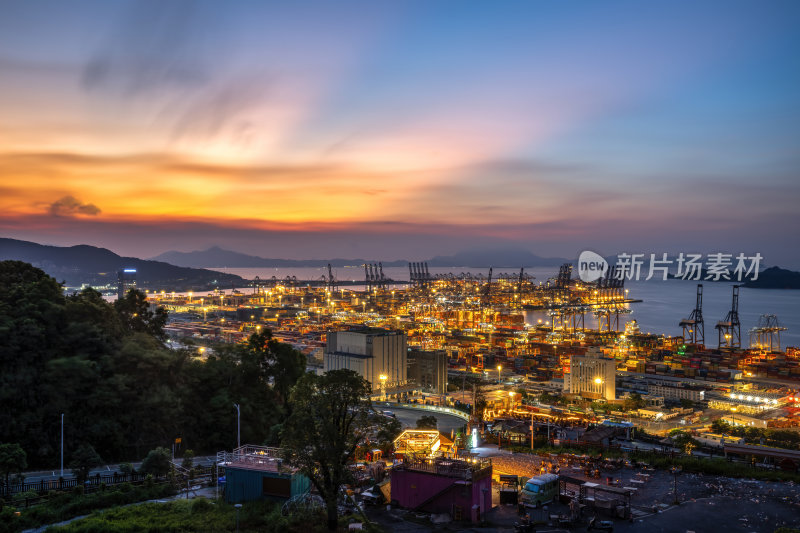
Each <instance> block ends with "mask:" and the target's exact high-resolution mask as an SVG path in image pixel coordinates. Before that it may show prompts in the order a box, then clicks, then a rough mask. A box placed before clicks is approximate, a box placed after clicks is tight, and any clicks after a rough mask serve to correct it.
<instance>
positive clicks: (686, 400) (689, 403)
mask: <svg viewBox="0 0 800 533" xmlns="http://www.w3.org/2000/svg"><path fill="white" fill-rule="evenodd" d="M680 401H681V407H683V408H684V409H689V408H691V407H694V402H693V401H692V400H690V399H689V398H681V400H680Z"/></svg>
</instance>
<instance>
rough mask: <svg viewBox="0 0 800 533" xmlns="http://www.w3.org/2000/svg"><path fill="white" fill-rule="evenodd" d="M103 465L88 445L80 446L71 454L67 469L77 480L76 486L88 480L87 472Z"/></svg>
mask: <svg viewBox="0 0 800 533" xmlns="http://www.w3.org/2000/svg"><path fill="white" fill-rule="evenodd" d="M101 464H103V460H102V459H101V458H100V456H99V455H97V452H96V451H95V450H94V448H93V447H92V446H91V445H90V444H81V445H80V446H78V448H77V449H76V450H75V453H73V454H72V460H71V461H70V463H69V468H70V470H72V475H73V476H75V477H76V478H77V479H78V484H80V485H82V484H83V483H84V482H85V481H86V480H87V479H88V478H89V471H90V470H91V469H92V468H94V467H96V466H100V465H101Z"/></svg>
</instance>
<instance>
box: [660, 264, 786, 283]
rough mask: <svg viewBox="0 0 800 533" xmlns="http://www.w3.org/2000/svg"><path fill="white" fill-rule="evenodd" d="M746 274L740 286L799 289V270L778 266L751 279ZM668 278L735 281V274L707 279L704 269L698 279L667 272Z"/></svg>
mask: <svg viewBox="0 0 800 533" xmlns="http://www.w3.org/2000/svg"><path fill="white" fill-rule="evenodd" d="M751 276H752V274H751V275H748V276H746V277H745V276H742V278H743V279H742V281H741V283H739V284H740V285H741V286H742V287H747V288H750V289H800V272H795V271H793V270H786V269H785V268H779V267H776V266H774V267H769V268H765V269H764V270H762V271H761V272H759V274H758V279H756V280H751V279H750V277H751ZM667 277H669V278H670V279H680V280H684V281H693V282H695V283H716V282H721V283H731V282H734V283H736V278H735V276H731V279H724V278H720V279H713V276H712V277H711V279H708V278H709V276H708V271H707V270H706V269H704V268H703V269H701V270H700V276H699V279H685V278H681V277H678V276H675V275H674V274H668V276H667ZM696 277H697V276H696V275H692V278H696Z"/></svg>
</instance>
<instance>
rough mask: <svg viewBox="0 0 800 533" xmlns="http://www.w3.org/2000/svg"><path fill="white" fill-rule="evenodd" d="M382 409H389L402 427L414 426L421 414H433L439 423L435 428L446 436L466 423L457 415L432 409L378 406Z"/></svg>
mask: <svg viewBox="0 0 800 533" xmlns="http://www.w3.org/2000/svg"><path fill="white" fill-rule="evenodd" d="M379 408H380V409H383V410H384V411H391V412H393V413H394V415H395V416H396V417H397V420H399V421H400V423H401V424H402V425H403V428H412V429H414V428H416V427H417V420H419V419H420V418H421V417H423V416H426V415H427V416H435V417H436V421H437V422H438V423H439V425H438V427H437V429H438V430H439V431H440V432H442V433H444V434H445V435H447V436H450V432H451V431H458V430H459V429H461V428H462V427H463V426H465V425H466V424H467V423H466V422H465V421H464V420H462V419H461V418H458V417H457V416H452V415H446V414H442V413H436V412H434V411H423V410H420V409H409V408H406V407H379Z"/></svg>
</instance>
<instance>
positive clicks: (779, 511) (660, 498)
mask: <svg viewBox="0 0 800 533" xmlns="http://www.w3.org/2000/svg"><path fill="white" fill-rule="evenodd" d="M476 451H479V452H480V453H481V455H483V456H491V457H493V462H494V465H495V469H496V470H501V471H504V472H514V473H520V474H523V475H525V472H526V471H527V472H530V473H535V471H537V470H538V469H539V466H540V464H541V463H540V462H541V460H540V459H539V458H538V457H536V456H530V455H528V454H511V453H509V452H507V451H504V450H497V448H496V447H491V446H488V447H485V448H481V449H479V450H476ZM561 473H562V474H566V475H569V476H572V477H577V478H581V479H585V476H584V475H583V471H582V469H580V468H576V469H571V468H562V472H561ZM641 473H645V474H648V476H649V477H644V476H641V475H639V476H637V474H641ZM602 474H603V479H604V478H605V477H606V476H612V477H615V478H618V479H619V480H620V485H621V486H636V488H637V490H636V494H635V495H634V496H633V498H632V508H633V509H634V511H635V513H634V514H635V517H634V519H633V520H632V521H630V520H621V519H617V518H613V519H612V518H611V517H608V516H605V515H604V514H603V511H600V512H597V513H595V512H594V511H591V510H585V511H584V514H583V517H582V519H581V520H580V521H579V522H577V523H576V524H574V525H573V526H572V527H571V528H569V529H561V528H558V527H557V526H552V525H540V526H538V527H537V529H536V530H537V531H552V532H555V531H586V523H587V522H588V520H589V518H591V517H592V516H594V515H595V514H596V515H597V517H598V519H612V520H613V521H614V531H621V532H626V531H631V532H635V531H638V532H646V533H673V532H674V533H685V532H689V531H693V532H695V533H706V532H708V533H716V532H724V533H737V532H741V533H750V532H757V533H773V532H774V531H775V530H776V529H777V528H779V527H781V526H787V527H795V528H800V485H798V484H795V483H792V482H780V483H778V482H766V481H757V480H751V479H732V478H721V477H716V476H705V475H698V474H680V475H678V478H677V494H678V499H679V501H680V502H681V503H680V504H679V505H677V506H675V505H673V502H674V496H673V483H674V478H673V476H672V474H670V473H669V472H666V471H663V470H646V471H643V470H642V469H632V468H623V469H620V470H616V471H608V472H602ZM634 479H636V480H641V479H647V481H645V482H643V483H632V480H634ZM591 481H594V482H599V481H600V480H598V479H591ZM494 489H495V494H494V496H495V497H494V503H495V505H496V507H495V509H494V510H493V511H492V512H491V513H490V514H489V515H488V516H487V521H488V524H487V525H488V527H484V528H473V527H466V528H465V526H466V524H437V525H434V524H432V523H431V520H430V517H429V516H428V515H426V514H424V513H411V512H407V511H402V510H391V511H388V512H387V511H386V510H385V509H383V508H381V509H374V510H371V511H370V516H371V517H372V518H374V519H376V520H377V521H378V522H379V523H381V524H382V525H383V526H384V527H385V529H386V530H387V531H403V532H405V531H408V532H412V531H433V530H436V531H493V532H506V531H507V532H511V531H514V527H513V526H514V522H518V521H519V520H520V518H519V516H518V515H517V508H516V506H508V505H506V506H499V505H497V504H498V501H499V498H498V493H497V489H498V487H497V486H495V487H494ZM567 512H568V507H567V506H566V505H562V504H559V503H553V504H551V505H549V506H547V509H541V510H531V511H530V513H531V517H532V518H533V519H534V520H544V521H548V520H549V517H550V515H551V514H555V515H557V514H567Z"/></svg>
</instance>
